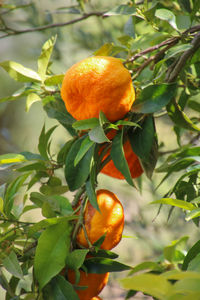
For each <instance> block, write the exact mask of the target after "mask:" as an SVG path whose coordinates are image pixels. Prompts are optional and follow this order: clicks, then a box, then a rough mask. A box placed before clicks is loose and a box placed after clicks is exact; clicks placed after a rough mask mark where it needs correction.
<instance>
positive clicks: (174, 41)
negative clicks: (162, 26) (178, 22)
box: [124, 25, 200, 64]
mask: <svg viewBox="0 0 200 300" xmlns="http://www.w3.org/2000/svg"><path fill="white" fill-rule="evenodd" d="M198 31H200V25H196V26H194V27H191V28H189V29H187V30H186V31H184V32H183V33H182V35H181V36H176V37H172V38H169V39H168V40H166V41H163V42H161V43H160V44H157V45H154V46H152V47H149V48H147V49H145V50H142V51H140V52H139V53H136V54H135V55H133V56H132V57H131V58H129V59H127V60H126V61H125V62H124V64H128V63H131V62H133V61H135V60H136V59H137V58H139V57H141V56H143V55H144V54H147V53H150V52H153V51H155V50H158V49H160V48H162V47H164V46H169V48H171V47H172V46H174V45H175V44H177V43H178V42H179V40H180V39H181V38H182V37H186V36H187V35H188V34H192V33H195V32H198ZM169 48H168V49H169ZM165 51H166V50H165Z"/></svg>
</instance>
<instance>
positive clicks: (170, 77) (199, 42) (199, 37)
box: [166, 33, 200, 83]
mask: <svg viewBox="0 0 200 300" xmlns="http://www.w3.org/2000/svg"><path fill="white" fill-rule="evenodd" d="M191 45H192V47H191V48H190V49H188V50H187V51H185V52H184V53H183V54H182V55H181V57H180V58H179V59H178V61H177V62H176V64H175V65H174V68H173V69H171V71H172V72H171V73H168V74H167V78H166V82H168V83H170V82H174V81H175V80H176V78H177V76H178V74H179V73H180V72H181V70H182V68H183V67H184V65H185V64H186V62H187V60H188V59H189V58H191V57H192V56H193V54H194V53H195V52H196V51H197V50H198V48H200V33H197V34H196V36H195V37H194V39H193V40H192V42H191Z"/></svg>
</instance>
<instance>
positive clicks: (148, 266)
mask: <svg viewBox="0 0 200 300" xmlns="http://www.w3.org/2000/svg"><path fill="white" fill-rule="evenodd" d="M144 270H149V271H158V272H161V271H162V270H163V267H162V266H161V265H159V264H158V263H156V262H152V261H145V262H143V263H141V264H139V265H137V266H135V267H134V268H133V270H131V271H130V273H129V275H132V274H134V273H137V272H140V271H144Z"/></svg>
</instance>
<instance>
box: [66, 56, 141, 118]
mask: <svg viewBox="0 0 200 300" xmlns="http://www.w3.org/2000/svg"><path fill="white" fill-rule="evenodd" d="M61 97H62V99H63V100H64V102H65V106H66V108H67V111H68V112H69V113H70V114H71V115H72V116H73V117H74V118H75V119H77V120H83V119H89V118H98V117H99V112H100V111H102V112H104V114H105V115H106V117H107V118H108V119H109V120H110V121H111V122H114V121H116V120H119V119H121V118H123V117H124V116H125V114H126V113H127V112H128V111H130V109H131V106H132V104H133V102H134V100H135V90H134V88H133V85H132V81H131V76H130V73H129V71H128V70H127V69H126V68H125V67H124V66H123V64H122V62H121V61H120V59H118V58H115V57H110V56H93V57H89V58H86V59H83V60H82V61H80V62H78V63H76V64H75V65H73V66H72V67H71V68H70V69H69V70H68V71H67V72H66V74H65V77H64V80H63V83H62V88H61Z"/></svg>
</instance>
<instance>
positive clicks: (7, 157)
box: [0, 153, 27, 165]
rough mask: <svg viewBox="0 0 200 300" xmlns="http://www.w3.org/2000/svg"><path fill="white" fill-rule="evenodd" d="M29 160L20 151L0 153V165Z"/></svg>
mask: <svg viewBox="0 0 200 300" xmlns="http://www.w3.org/2000/svg"><path fill="white" fill-rule="evenodd" d="M25 161H27V160H26V158H25V157H24V155H22V154H19V153H8V154H3V155H0V165H4V164H12V163H20V162H25Z"/></svg>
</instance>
